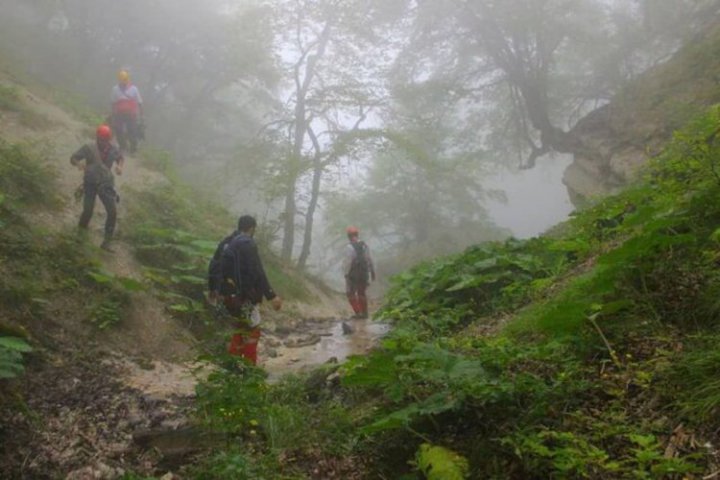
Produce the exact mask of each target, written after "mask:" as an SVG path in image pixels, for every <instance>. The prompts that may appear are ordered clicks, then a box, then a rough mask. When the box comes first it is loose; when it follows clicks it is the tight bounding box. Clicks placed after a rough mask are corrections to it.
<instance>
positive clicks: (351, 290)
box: [345, 278, 368, 315]
mask: <svg viewBox="0 0 720 480" xmlns="http://www.w3.org/2000/svg"><path fill="white" fill-rule="evenodd" d="M366 291H367V283H362V282H357V281H353V280H351V279H349V278H348V279H345V292H346V293H347V298H348V302H350V306H351V307H352V309H353V312H355V314H356V315H367V313H368V300H367V294H366Z"/></svg>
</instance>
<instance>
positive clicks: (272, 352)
mask: <svg viewBox="0 0 720 480" xmlns="http://www.w3.org/2000/svg"><path fill="white" fill-rule="evenodd" d="M265 354H266V355H267V356H268V357H270V358H277V356H278V352H277V350H275V349H274V348H268V349H266V350H265Z"/></svg>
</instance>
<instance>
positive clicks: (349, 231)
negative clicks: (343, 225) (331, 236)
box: [346, 226, 360, 236]
mask: <svg viewBox="0 0 720 480" xmlns="http://www.w3.org/2000/svg"><path fill="white" fill-rule="evenodd" d="M346 231H347V234H348V235H351V236H357V235H360V230H358V228H357V227H353V226H350V227H347V230H346Z"/></svg>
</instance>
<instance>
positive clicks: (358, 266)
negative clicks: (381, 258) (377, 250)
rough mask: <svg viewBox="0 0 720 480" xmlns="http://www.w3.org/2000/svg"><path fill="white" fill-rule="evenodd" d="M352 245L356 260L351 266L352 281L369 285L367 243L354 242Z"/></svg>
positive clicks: (354, 259)
mask: <svg viewBox="0 0 720 480" xmlns="http://www.w3.org/2000/svg"><path fill="white" fill-rule="evenodd" d="M350 245H352V247H353V248H354V249H355V258H353V261H352V264H351V265H350V274H349V276H350V279H351V280H354V281H356V282H359V283H367V282H368V279H369V278H370V265H369V263H368V258H367V248H366V245H365V242H363V241H359V242H353V243H351V244H350Z"/></svg>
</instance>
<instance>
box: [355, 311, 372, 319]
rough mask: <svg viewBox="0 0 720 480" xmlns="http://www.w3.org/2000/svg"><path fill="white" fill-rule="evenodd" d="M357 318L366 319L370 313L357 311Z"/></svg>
mask: <svg viewBox="0 0 720 480" xmlns="http://www.w3.org/2000/svg"><path fill="white" fill-rule="evenodd" d="M357 318H359V319H361V320H367V319H368V318H370V315H368V313H367V312H363V313H359V314H358V317H357Z"/></svg>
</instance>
